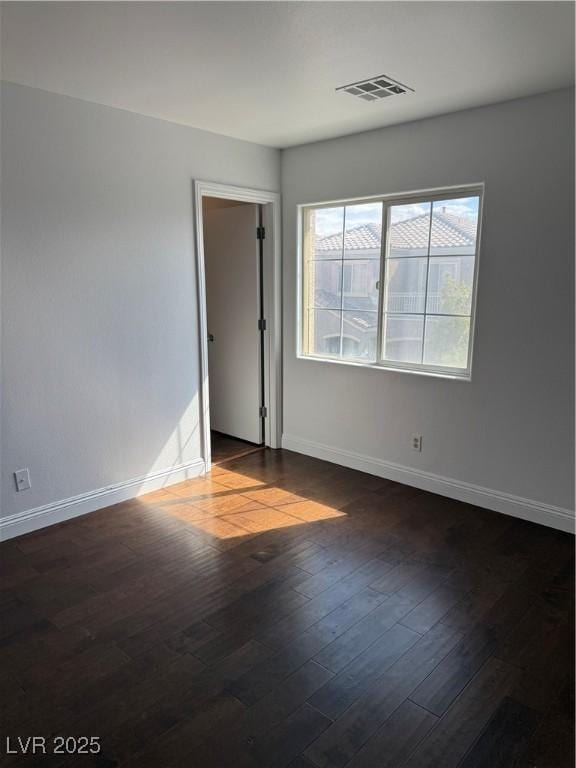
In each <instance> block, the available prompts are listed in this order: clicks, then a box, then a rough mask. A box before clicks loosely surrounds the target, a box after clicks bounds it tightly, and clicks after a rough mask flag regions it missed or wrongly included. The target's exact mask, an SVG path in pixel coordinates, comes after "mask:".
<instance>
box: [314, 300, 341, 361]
mask: <svg viewBox="0 0 576 768" xmlns="http://www.w3.org/2000/svg"><path fill="white" fill-rule="evenodd" d="M340 314H341V313H340V312H334V311H332V310H329V309H313V310H310V312H308V334H307V335H308V350H307V354H309V355H321V356H323V357H339V356H340Z"/></svg>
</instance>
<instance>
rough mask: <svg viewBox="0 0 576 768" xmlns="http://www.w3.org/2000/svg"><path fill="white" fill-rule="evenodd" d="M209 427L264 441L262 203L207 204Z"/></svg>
mask: <svg viewBox="0 0 576 768" xmlns="http://www.w3.org/2000/svg"><path fill="white" fill-rule="evenodd" d="M203 218H204V258H205V270H206V309H207V320H208V338H209V342H210V343H209V344H208V371H209V374H208V375H209V389H210V426H211V428H212V429H213V430H216V431H217V432H223V433H224V434H226V435H231V436H232V437H238V438H240V439H241V440H248V441H249V442H251V443H261V442H262V441H263V435H262V419H261V416H260V412H259V411H260V405H261V386H262V385H261V381H262V380H261V375H262V371H261V341H260V331H259V330H258V319H259V317H260V275H259V243H258V240H257V227H258V206H257V205H256V204H254V203H246V204H240V205H234V206H232V207H217V208H213V207H211V206H209V205H206V206H205V207H204V216H203Z"/></svg>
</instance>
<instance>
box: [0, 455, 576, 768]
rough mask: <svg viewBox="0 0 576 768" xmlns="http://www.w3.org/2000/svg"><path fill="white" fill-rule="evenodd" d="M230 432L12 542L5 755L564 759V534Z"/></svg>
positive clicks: (493, 765)
mask: <svg viewBox="0 0 576 768" xmlns="http://www.w3.org/2000/svg"><path fill="white" fill-rule="evenodd" d="M233 448H234V446H233V445H231V444H227V445H226V446H222V451H221V454H222V455H226V454H227V455H228V459H227V460H225V461H224V463H223V464H220V465H219V466H216V467H215V468H214V469H213V471H212V473H211V474H210V476H208V477H206V478H199V479H195V480H192V481H189V482H187V483H183V484H181V485H179V486H171V487H169V488H167V489H166V490H165V491H158V492H155V493H152V494H149V495H148V496H144V497H140V498H139V499H137V500H134V501H131V502H127V503H124V504H119V505H116V506H114V507H109V508H107V509H105V510H101V511H99V512H95V513H93V514H91V515H87V516H84V517H80V518H77V519H75V520H73V521H70V522H67V523H63V524H61V525H57V526H53V527H51V528H47V529H44V530H42V531H38V532H35V533H32V534H29V535H27V536H24V537H21V538H19V539H15V540H12V541H9V542H5V543H3V544H2V545H0V570H1V573H2V586H1V589H0V617H1V620H0V659H1V671H0V687H1V691H2V695H1V696H0V723H1V726H2V741H1V743H0V747H1V749H2V750H3V751H4V752H6V745H5V737H6V736H9V737H11V743H12V744H14V742H15V740H16V738H17V737H19V736H20V737H27V736H33V735H42V736H44V737H46V738H47V739H48V741H47V751H48V752H50V751H51V750H52V746H51V745H52V744H53V742H52V738H53V737H54V736H55V735H57V734H60V735H63V736H75V737H78V736H98V737H99V739H100V743H101V747H102V751H101V753H100V754H98V755H96V756H91V755H78V754H64V755H52V756H51V757H50V759H49V762H47V758H46V757H45V756H44V755H35V756H34V755H27V756H23V755H22V754H3V755H2V758H3V764H5V765H7V766H11V765H16V766H19V765H23V766H24V765H25V766H28V765H30V766H36V765H39V766H43V765H51V766H101V767H102V768H104V767H109V768H111V767H112V766H121V767H122V768H147V767H148V766H154V768H159V767H161V768H176V767H178V766H187V767H189V766H192V768H196V767H197V768H228V767H229V768H344V767H345V766H349V767H350V768H400V767H401V766H404V767H405V768H425V767H426V768H428V767H429V768H432V767H433V768H457V767H459V768H568V766H573V765H574V750H573V745H574V726H573V722H574V719H573V707H574V695H573V683H574V665H573V640H574V634H573V633H574V613H573V597H574V581H573V579H574V562H573V540H572V537H570V536H569V535H567V534H562V533H559V532H557V531H553V530H551V529H547V528H544V527H541V526H537V525H533V524H530V523H525V522H522V521H520V520H516V519H513V518H511V517H506V516H504V515H499V514H496V513H493V512H489V511H486V510H482V509H479V508H476V507H472V506H469V505H466V504H461V503H458V502H455V501H451V500H449V499H445V498H442V497H439V496H434V495H432V494H428V493H424V492H421V491H418V490H415V489H412V488H409V487H406V486H402V485H399V484H396V483H392V482H388V481H385V480H382V479H379V478H375V477H372V476H368V475H364V474H361V473H359V472H354V471H352V470H348V469H344V468H341V467H337V466H335V465H331V464H328V463H325V462H321V461H318V460H315V459H310V458H307V457H305V456H300V455H298V454H295V453H290V452H288V451H270V450H263V451H258V452H255V453H251V454H249V455H245V456H243V457H241V458H239V459H232V458H230V456H231V455H233ZM230 451H232V453H230ZM0 754H1V752H0Z"/></svg>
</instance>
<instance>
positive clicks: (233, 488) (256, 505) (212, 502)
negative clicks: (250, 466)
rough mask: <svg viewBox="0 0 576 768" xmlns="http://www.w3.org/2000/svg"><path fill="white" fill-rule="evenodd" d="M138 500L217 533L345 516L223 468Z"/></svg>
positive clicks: (221, 536) (224, 536)
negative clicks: (212, 473)
mask: <svg viewBox="0 0 576 768" xmlns="http://www.w3.org/2000/svg"><path fill="white" fill-rule="evenodd" d="M139 501H140V502H142V503H144V504H149V505H150V506H153V507H155V508H158V509H161V510H162V511H163V512H165V513H167V514H168V515H170V516H171V517H175V518H178V519H179V520H183V521H184V522H186V523H189V524H190V525H191V526H193V528H195V529H197V530H198V531H199V532H200V531H201V532H203V533H205V534H209V535H210V536H213V537H215V538H217V539H231V538H237V537H240V536H253V535H255V534H258V533H264V532H266V531H274V530H278V529H280V528H288V527H291V526H295V525H302V524H306V523H315V522H320V521H323V520H330V519H334V518H339V517H345V516H346V515H345V513H344V512H341V511H340V510H339V509H336V508H334V507H331V506H329V505H327V504H320V503H319V502H317V501H313V500H310V499H307V498H306V497H305V496H304V495H302V494H297V493H292V492H290V491H287V490H286V489H284V488H280V487H278V486H276V485H274V484H271V483H266V482H264V481H261V480H257V479H255V478H252V477H249V476H248V475H246V474H244V473H240V472H233V471H231V470H223V469H219V470H218V472H217V473H215V474H214V475H207V476H205V477H198V478H195V479H194V480H188V481H186V482H184V483H179V484H178V485H173V486H170V487H169V488H167V489H162V490H161V491H154V492H153V493H149V494H146V495H145V496H141V497H140V498H139Z"/></svg>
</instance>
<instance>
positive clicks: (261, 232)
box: [256, 227, 266, 240]
mask: <svg viewBox="0 0 576 768" xmlns="http://www.w3.org/2000/svg"><path fill="white" fill-rule="evenodd" d="M265 237H266V230H265V229H264V227H256V239H257V240H264V238H265Z"/></svg>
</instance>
